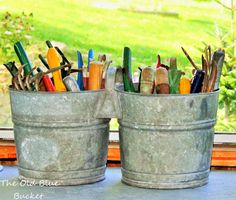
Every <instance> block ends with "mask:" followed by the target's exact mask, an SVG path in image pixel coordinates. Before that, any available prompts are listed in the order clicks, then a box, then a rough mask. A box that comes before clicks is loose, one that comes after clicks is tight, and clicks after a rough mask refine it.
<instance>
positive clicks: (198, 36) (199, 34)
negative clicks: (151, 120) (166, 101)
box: [0, 0, 236, 129]
mask: <svg viewBox="0 0 236 200" xmlns="http://www.w3.org/2000/svg"><path fill="white" fill-rule="evenodd" d="M100 2H109V3H114V4H115V5H119V6H120V5H122V8H123V9H126V11H124V10H120V9H104V8H98V7H96V6H94V5H95V4H96V5H98V3H99V1H93V0H86V1H85V0H83V1H82V0H71V1H68V0H53V1H52V0H51V1H48V0H47V1H46V0H42V1H35V0H17V1H16V0H8V1H5V0H0V15H3V14H4V12H6V11H9V12H11V13H15V14H19V13H21V12H23V11H24V12H26V13H30V12H33V14H34V17H33V22H32V23H33V24H34V26H35V30H34V32H33V33H32V36H33V39H32V44H34V46H37V47H40V49H37V48H36V49H37V50H36V51H35V52H34V51H33V52H31V51H30V56H31V57H32V58H35V57H37V54H38V53H39V51H41V53H42V54H43V55H45V54H46V45H45V41H46V40H48V39H49V40H52V41H59V42H63V43H65V44H66V46H67V48H66V49H65V53H66V55H67V56H68V57H69V58H70V60H71V61H73V62H74V63H76V60H77V58H76V51H77V50H80V51H81V52H82V53H83V54H84V60H85V61H86V60H87V59H86V54H87V51H88V49H89V48H93V49H94V50H95V53H96V55H98V53H107V54H108V55H109V57H110V58H111V59H112V60H113V61H114V62H113V63H114V65H121V64H122V51H123V48H124V46H129V47H130V48H131V49H132V55H133V58H132V65H133V71H134V70H135V69H137V67H138V66H149V65H152V66H154V65H155V63H156V56H157V54H158V53H159V54H160V55H161V57H162V59H163V60H164V59H166V58H169V57H172V56H175V57H177V60H178V66H179V67H180V68H181V69H183V70H185V71H186V73H187V74H188V75H189V74H190V72H191V70H190V69H191V65H190V64H189V62H188V61H187V59H186V58H185V56H184V54H183V53H182V52H181V49H180V47H181V46H184V47H185V48H186V50H188V52H189V53H190V55H191V56H192V57H193V58H194V60H195V62H197V63H198V64H200V56H201V53H200V52H199V51H198V49H197V47H203V44H202V42H203V41H204V42H206V43H208V44H215V43H216V40H215V38H214V37H213V36H211V35H210V34H209V33H212V34H214V26H215V23H216V22H217V23H218V24H219V25H220V26H227V25H229V24H227V21H228V20H227V18H229V15H228V13H225V11H224V10H223V9H222V8H220V7H219V6H218V5H217V4H215V3H212V2H210V3H198V2H194V1H191V0H189V1H184V0H177V1H176V0H169V1H164V0H162V1H161V0H155V1H153V2H155V6H156V8H157V10H158V11H168V12H176V13H178V14H179V17H178V18H173V17H167V16H161V15H156V14H143V13H137V12H132V11H131V10H133V9H138V8H139V7H140V5H143V8H144V9H150V2H151V1H142V0H136V1H134V0H133V1H127V2H130V4H128V3H127V2H124V1H121V0H110V1H108V0H103V1H100ZM143 2H149V4H145V3H143ZM158 2H160V3H158ZM186 2H187V3H186ZM12 48H13V44H12ZM31 49H32V48H31ZM28 50H29V49H28ZM15 60H17V58H16V57H15ZM0 61H1V63H2V62H7V61H6V60H4V58H0ZM33 63H34V64H37V63H38V60H34V61H33ZM85 63H86V62H85ZM220 119H222V117H221V118H220ZM221 123H222V120H221ZM113 124H116V123H113ZM115 126H116V125H115ZM218 127H219V129H220V127H222V126H218ZM235 129H236V128H235Z"/></svg>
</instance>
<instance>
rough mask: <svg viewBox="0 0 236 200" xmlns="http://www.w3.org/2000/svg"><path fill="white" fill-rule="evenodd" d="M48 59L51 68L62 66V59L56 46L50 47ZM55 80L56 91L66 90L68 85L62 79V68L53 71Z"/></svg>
mask: <svg viewBox="0 0 236 200" xmlns="http://www.w3.org/2000/svg"><path fill="white" fill-rule="evenodd" d="M47 60H48V65H49V67H50V68H55V67H58V66H60V59H59V57H58V55H57V51H56V50H55V49H54V48H49V49H48V52H47ZM52 76H53V81H54V85H55V89H56V92H64V91H66V87H65V85H64V83H63V81H62V77H61V70H57V71H55V72H52Z"/></svg>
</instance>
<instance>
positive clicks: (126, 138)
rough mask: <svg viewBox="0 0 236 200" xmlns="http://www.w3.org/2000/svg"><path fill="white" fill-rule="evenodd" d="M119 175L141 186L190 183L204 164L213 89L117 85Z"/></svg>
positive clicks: (202, 173) (202, 174)
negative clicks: (141, 90) (166, 90)
mask: <svg viewBox="0 0 236 200" xmlns="http://www.w3.org/2000/svg"><path fill="white" fill-rule="evenodd" d="M117 93H118V97H119V100H120V103H121V107H122V117H121V119H120V120H119V125H120V129H119V138H120V152H121V166H122V181H123V182H124V183H126V184H129V185H132V186H138V187H144V188H157V189H177V188H193V187H198V186H202V185H204V184H206V183H207V182H208V175H209V170H210V162H211V155H212V146H213V138H214V125H215V123H216V114H217V106H218V93H219V92H218V91H217V92H213V93H201V94H190V95H151V96H147V95H146V96H145V95H140V94H136V93H128V92H124V91H122V90H121V89H120V88H118V89H117Z"/></svg>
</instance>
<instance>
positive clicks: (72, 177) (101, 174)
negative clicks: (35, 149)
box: [19, 167, 106, 187]
mask: <svg viewBox="0 0 236 200" xmlns="http://www.w3.org/2000/svg"><path fill="white" fill-rule="evenodd" d="M105 169H106V168H105V167H101V168H97V169H88V170H82V171H61V172H60V171H59V172H55V171H53V172H42V171H34V170H28V169H22V168H19V173H20V176H19V179H20V180H21V182H22V183H21V184H23V185H24V184H25V185H40V186H53V187H54V186H65V185H83V184H90V183H95V182H98V181H102V180H104V179H105Z"/></svg>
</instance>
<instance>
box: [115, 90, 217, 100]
mask: <svg viewBox="0 0 236 200" xmlns="http://www.w3.org/2000/svg"><path fill="white" fill-rule="evenodd" d="M115 91H117V92H118V93H122V94H125V95H133V96H140V97H150V98H157V97H160V98H165V97H170V98H176V97H185V96H188V97H196V96H209V95H216V94H219V92H220V90H219V89H217V90H215V91H213V92H204V93H190V94H141V93H136V92H126V91H123V90H121V89H119V88H118V87H116V88H115Z"/></svg>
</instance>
